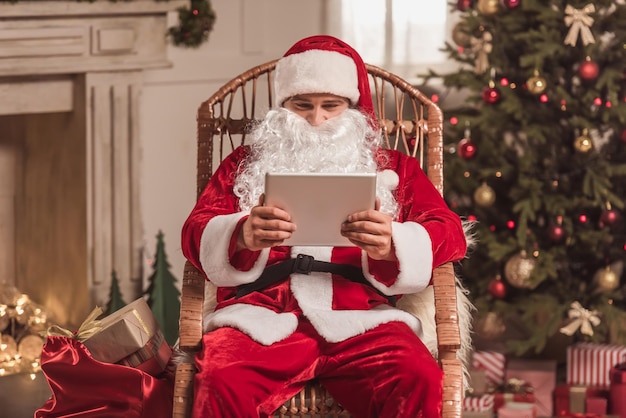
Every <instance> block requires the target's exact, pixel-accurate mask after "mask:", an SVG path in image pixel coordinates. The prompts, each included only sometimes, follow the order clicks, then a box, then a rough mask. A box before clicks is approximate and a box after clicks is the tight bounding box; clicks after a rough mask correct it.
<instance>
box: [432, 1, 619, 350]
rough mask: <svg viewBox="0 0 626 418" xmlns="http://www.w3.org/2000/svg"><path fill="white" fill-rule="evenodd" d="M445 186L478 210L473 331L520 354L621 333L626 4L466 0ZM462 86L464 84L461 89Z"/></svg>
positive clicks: (451, 81)
mask: <svg viewBox="0 0 626 418" xmlns="http://www.w3.org/2000/svg"><path fill="white" fill-rule="evenodd" d="M451 7H452V8H454V10H455V11H456V12H457V13H456V14H457V15H458V17H459V21H458V23H457V24H456V26H455V27H454V28H453V32H452V41H453V42H451V43H448V44H446V45H445V51H446V52H447V53H448V55H449V57H450V58H451V59H452V60H454V61H456V62H457V63H458V64H459V69H458V70H457V71H454V72H451V73H447V74H438V73H435V72H432V71H431V72H430V74H428V75H427V76H426V79H427V80H430V79H432V78H438V79H440V80H443V84H444V89H445V90H446V92H445V94H447V95H450V94H452V93H454V94H459V96H462V97H464V99H463V103H462V104H460V105H450V107H449V108H446V107H445V106H443V104H442V107H444V113H445V115H446V125H445V127H444V131H445V150H446V153H445V154H446V155H445V158H446V160H445V176H446V177H445V180H446V185H445V190H446V193H445V198H446V201H447V202H448V204H449V205H450V206H451V207H452V208H453V209H454V210H455V211H456V212H457V213H458V214H459V215H461V216H462V217H464V218H467V219H470V220H476V221H477V222H476V234H477V239H478V240H479V244H478V246H477V248H476V249H475V250H474V252H473V253H472V254H471V255H470V257H469V258H468V259H467V260H464V261H463V263H462V271H461V274H462V276H463V277H464V283H466V285H467V286H468V287H469V289H470V291H471V297H472V298H473V301H474V303H475V304H476V306H477V308H478V314H477V317H476V321H475V327H476V330H477V333H478V334H479V335H482V337H486V338H488V339H491V340H492V341H494V342H499V343H501V344H503V346H504V347H505V349H506V350H507V351H508V352H509V353H512V354H513V355H518V356H533V355H536V354H538V353H541V352H542V350H544V348H545V347H546V344H547V343H548V342H550V341H554V340H552V339H553V338H555V339H556V338H558V337H563V336H565V337H566V338H569V339H570V341H581V340H584V341H595V342H607V343H620V344H626V325H624V324H626V286H625V285H624V283H622V282H623V270H624V269H623V267H624V259H626V229H625V223H624V198H625V197H626V72H625V71H626V5H624V2H623V1H608V0H598V1H595V2H589V0H584V1H579V0H567V1H561V0H476V1H472V0H459V1H455V2H454V3H453V4H451ZM459 96H456V97H459Z"/></svg>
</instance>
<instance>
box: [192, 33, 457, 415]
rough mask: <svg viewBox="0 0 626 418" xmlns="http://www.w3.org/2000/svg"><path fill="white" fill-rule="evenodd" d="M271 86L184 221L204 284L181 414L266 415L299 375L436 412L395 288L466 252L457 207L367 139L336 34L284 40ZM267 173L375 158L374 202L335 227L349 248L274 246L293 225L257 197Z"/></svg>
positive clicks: (417, 328)
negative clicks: (264, 106)
mask: <svg viewBox="0 0 626 418" xmlns="http://www.w3.org/2000/svg"><path fill="white" fill-rule="evenodd" d="M274 90H275V91H274V93H275V98H276V103H277V104H278V107H277V108H276V109H272V110H270V111H269V113H268V114H267V116H266V117H265V119H264V120H263V121H262V122H260V123H259V124H258V125H257V126H255V127H254V128H253V129H252V132H251V133H250V137H249V138H250V140H249V142H248V145H246V146H242V147H240V148H238V149H236V150H235V151H234V152H233V153H232V154H231V155H229V156H228V157H227V158H225V160H224V161H223V162H222V164H221V165H220V166H219V167H218V169H217V170H216V172H215V174H214V175H213V176H212V177H211V180H210V181H209V183H208V185H207V187H206V189H205V190H204V191H203V193H202V195H201V196H200V198H199V200H198V202H197V204H196V206H195V207H194V209H193V211H192V212H191V214H190V216H189V218H188V219H187V221H186V222H185V225H184V227H183V234H182V245H183V252H184V254H185V256H186V257H187V258H188V259H189V260H190V261H191V262H192V263H193V264H194V265H195V266H196V267H198V268H199V269H201V270H202V271H203V272H204V273H205V274H206V277H207V279H208V280H209V281H210V282H211V283H212V284H213V285H215V286H216V288H217V291H216V293H215V299H216V300H215V308H214V310H212V312H210V313H209V314H208V315H207V316H206V318H205V330H206V333H205V335H204V337H203V340H202V343H203V346H202V350H201V352H200V353H199V355H198V356H197V358H196V364H197V367H198V373H197V374H196V377H195V382H194V388H195V394H194V406H193V414H194V416H195V417H230V416H232V417H266V416H270V415H272V413H273V412H274V411H275V410H276V409H277V408H278V407H279V406H280V405H282V404H283V403H284V402H285V401H286V400H287V399H289V398H290V397H291V396H293V395H294V394H295V393H297V392H298V391H299V390H300V389H302V388H303V386H304V385H305V384H306V382H307V381H309V380H311V379H318V380H319V381H320V382H321V383H322V384H323V385H324V386H325V387H326V388H327V390H328V391H329V392H330V393H331V394H332V396H333V397H334V398H335V399H336V400H337V401H338V402H339V403H341V404H342V405H343V406H344V407H345V408H346V409H348V410H349V411H350V412H351V413H352V415H353V416H354V417H357V418H360V417H389V418H399V417H406V418H415V417H438V416H440V415H441V394H442V388H441V382H442V372H441V370H440V368H439V366H438V364H437V362H436V361H435V359H434V358H433V356H432V355H431V352H430V351H429V349H428V348H427V347H426V345H425V344H424V342H423V341H422V340H421V339H420V338H421V337H422V338H423V330H422V326H421V322H420V320H419V319H418V318H416V317H415V316H414V315H411V314H409V313H407V312H406V311H404V310H402V309H398V308H396V307H395V306H394V300H395V299H396V298H399V297H401V296H402V295H404V294H413V293H415V292H419V291H420V290H422V289H424V288H426V287H427V286H428V285H429V284H430V280H431V274H432V270H433V268H434V267H436V266H438V265H440V264H442V263H445V262H448V261H454V260H460V259H461V258H463V257H464V255H465V252H466V239H465V235H464V231H463V228H462V225H461V221H460V219H459V218H458V216H457V215H456V214H454V213H453V212H452V211H450V210H449V209H448V207H447V205H446V204H445V202H444V201H443V199H442V198H441V196H440V194H439V193H438V191H437V190H436V189H435V188H434V187H433V185H432V184H431V183H430V181H429V180H428V178H427V177H426V176H425V174H424V173H423V172H422V170H421V168H420V166H419V162H418V161H417V160H416V159H414V158H411V157H407V156H405V155H404V154H401V153H399V152H396V151H390V150H385V149H382V148H381V147H380V139H381V138H380V135H379V131H378V129H377V126H376V122H375V118H374V114H373V105H372V99H371V95H370V90H369V83H368V78H367V72H366V68H365V65H364V64H363V61H362V59H361V58H360V56H359V55H358V53H357V52H356V51H355V50H354V49H352V48H351V47H350V46H349V45H347V44H345V43H344V42H342V41H340V40H338V39H336V38H332V37H329V36H314V37H310V38H306V39H303V40H301V41H299V42H297V43H296V44H295V45H294V46H293V47H291V48H290V49H289V50H288V51H287V53H286V54H285V55H284V56H283V58H281V59H280V60H279V61H278V63H277V65H276V69H275V80H274ZM267 172H279V173H285V172H324V173H346V172H370V173H371V172H376V173H377V174H378V181H377V195H378V199H377V204H376V208H375V209H374V210H367V211H363V212H358V213H354V214H352V215H350V216H348V217H347V219H346V220H345V222H344V223H343V224H342V225H341V233H342V235H343V236H344V237H346V238H347V239H348V240H349V241H350V242H351V244H352V245H350V246H344V247H324V246H315V247H295V246H294V247H290V246H285V245H283V242H284V240H286V239H288V238H289V237H290V236H291V234H292V233H293V232H294V231H295V230H296V228H297V225H296V224H294V223H293V222H292V220H291V217H290V214H289V213H287V212H285V211H284V210H282V209H280V208H277V207H272V206H267V205H264V204H263V203H264V202H263V200H264V199H263V190H264V179H265V173H267ZM294 260H296V261H294ZM302 260H304V261H302ZM303 262H305V263H306V264H307V265H306V266H305V267H304V269H303V266H302V265H303ZM318 270H319V271H318ZM348 272H349V274H348ZM259 278H263V280H262V281H259ZM268 278H269V280H267V279H268Z"/></svg>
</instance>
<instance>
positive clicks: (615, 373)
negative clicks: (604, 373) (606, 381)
mask: <svg viewBox="0 0 626 418" xmlns="http://www.w3.org/2000/svg"><path fill="white" fill-rule="evenodd" d="M609 377H610V380H611V388H610V395H609V397H610V399H611V414H615V415H617V416H619V417H620V418H626V363H620V364H617V365H615V366H613V367H612V368H611V372H610V374H609Z"/></svg>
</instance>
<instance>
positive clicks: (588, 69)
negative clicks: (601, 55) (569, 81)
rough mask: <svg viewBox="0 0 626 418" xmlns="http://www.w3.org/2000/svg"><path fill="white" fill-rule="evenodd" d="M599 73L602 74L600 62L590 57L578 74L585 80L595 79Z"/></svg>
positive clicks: (581, 65)
mask: <svg viewBox="0 0 626 418" xmlns="http://www.w3.org/2000/svg"><path fill="white" fill-rule="evenodd" d="M598 74H600V68H599V67H598V64H596V63H595V62H594V61H591V60H590V59H588V60H586V61H584V62H583V63H582V64H580V67H579V68H578V75H579V76H580V78H582V79H583V80H585V81H593V80H595V79H596V78H597V77H598Z"/></svg>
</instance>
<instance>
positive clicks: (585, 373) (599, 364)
mask: <svg viewBox="0 0 626 418" xmlns="http://www.w3.org/2000/svg"><path fill="white" fill-rule="evenodd" d="M623 362H626V347H624V346H621V345H614V344H596V343H578V344H574V345H572V346H569V347H568V348H567V383H568V384H570V385H576V386H595V387H601V388H606V389H608V388H609V386H610V379H609V372H610V370H611V367H613V366H615V365H616V364H619V363H623Z"/></svg>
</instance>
